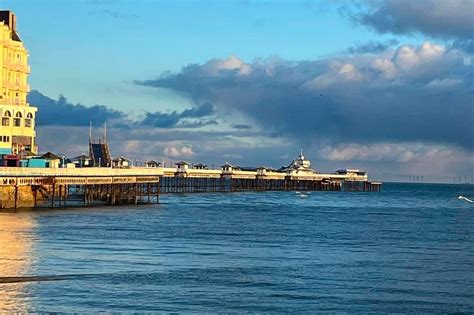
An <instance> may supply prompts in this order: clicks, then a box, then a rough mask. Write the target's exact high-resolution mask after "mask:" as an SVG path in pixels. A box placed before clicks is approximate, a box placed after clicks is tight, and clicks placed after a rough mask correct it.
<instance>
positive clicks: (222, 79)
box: [1, 0, 474, 182]
mask: <svg viewBox="0 0 474 315" xmlns="http://www.w3.org/2000/svg"><path fill="white" fill-rule="evenodd" d="M1 6H2V9H9V10H12V11H14V12H15V13H16V14H17V20H18V22H17V23H18V25H17V28H18V31H19V34H20V36H21V38H22V40H23V42H24V44H25V46H26V47H27V49H28V50H29V53H30V64H31V68H32V73H31V75H30V84H31V86H32V90H33V91H32V92H31V93H30V95H29V101H30V103H31V104H32V105H33V106H37V107H38V108H39V113H38V118H37V136H38V139H37V142H38V144H39V146H40V150H41V151H49V150H51V151H53V152H56V153H58V154H67V155H69V156H74V155H78V154H80V153H82V152H85V151H87V139H88V125H89V121H93V124H94V125H95V126H97V128H96V129H95V132H96V133H97V135H100V133H101V132H102V131H101V126H102V124H103V123H104V122H105V121H107V123H108V126H109V128H108V131H109V137H108V138H109V141H110V146H111V151H112V154H113V155H117V156H118V155H124V156H127V157H129V158H133V159H136V160H138V161H139V163H141V162H143V161H144V160H146V159H155V160H159V161H162V160H164V161H167V162H168V163H170V162H171V161H177V160H181V159H184V160H187V161H190V162H205V163H208V164H209V165H215V166H218V165H220V164H222V163H224V162H226V161H228V162H231V163H234V164H238V165H242V166H260V165H267V166H272V167H279V166H282V165H287V164H289V162H291V160H292V159H293V158H294V156H295V155H297V154H298V153H299V149H300V148H303V150H304V152H305V155H306V156H307V157H308V158H310V159H311V161H312V162H313V167H314V168H316V169H318V170H320V171H334V170H335V169H340V168H349V167H350V168H353V167H355V168H360V169H364V170H367V171H368V172H369V176H370V177H371V178H374V179H379V180H385V181H407V180H409V178H410V176H419V177H418V178H421V176H423V179H424V181H432V182H453V181H454V179H455V180H456V181H459V180H461V181H463V182H464V181H466V180H467V181H471V180H472V177H473V176H474V158H473V151H474V127H473V125H474V124H473V120H474V89H473V87H474V84H473V82H474V81H473V77H474V75H473V74H474V72H473V70H474V58H473V56H474V54H473V53H474V33H473V32H474V0H450V1H444V0H443V1H441V0H419V1H401V0H367V1H341V0H333V1H326V0H321V1H307V0H306V1H257V0H255V1H252V0H247V1H230V0H229V1H171V0H170V1H151V0H134V1H131V0H128V1H125V0H114V1H112V0H69V1H63V0H3V1H2V2H1Z"/></svg>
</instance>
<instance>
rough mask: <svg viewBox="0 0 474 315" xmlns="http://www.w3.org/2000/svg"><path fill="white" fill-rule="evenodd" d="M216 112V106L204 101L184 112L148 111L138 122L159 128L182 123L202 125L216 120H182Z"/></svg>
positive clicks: (182, 124) (186, 125)
mask: <svg viewBox="0 0 474 315" xmlns="http://www.w3.org/2000/svg"><path fill="white" fill-rule="evenodd" d="M213 113H214V108H213V106H212V104H210V103H204V104H203V105H201V106H197V107H193V108H191V109H185V110H183V111H182V112H178V111H172V112H170V113H163V112H160V111H157V112H154V113H150V112H147V113H146V115H145V118H144V119H143V120H142V121H140V122H139V123H138V124H139V125H142V126H152V127H158V128H172V127H177V126H178V125H179V124H180V123H181V127H188V128H189V127H193V128H195V127H202V126H204V125H210V124H216V123H217V122H216V121H215V120H207V121H204V120H200V121H194V122H189V121H184V122H183V121H182V120H183V119H185V118H202V117H206V116H210V115H212V114H213Z"/></svg>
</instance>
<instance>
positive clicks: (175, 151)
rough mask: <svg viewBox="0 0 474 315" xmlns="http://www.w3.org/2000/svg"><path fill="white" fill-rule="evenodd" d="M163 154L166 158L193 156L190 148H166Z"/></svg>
mask: <svg viewBox="0 0 474 315" xmlns="http://www.w3.org/2000/svg"><path fill="white" fill-rule="evenodd" d="M163 152H164V154H165V155H166V156H168V157H191V156H193V155H194V152H193V149H192V148H191V147H190V146H182V147H175V146H166V147H165V149H164V151H163Z"/></svg>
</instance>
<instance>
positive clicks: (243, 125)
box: [232, 124, 252, 130]
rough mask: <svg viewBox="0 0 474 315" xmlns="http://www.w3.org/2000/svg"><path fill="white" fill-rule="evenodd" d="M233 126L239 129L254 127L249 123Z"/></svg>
mask: <svg viewBox="0 0 474 315" xmlns="http://www.w3.org/2000/svg"><path fill="white" fill-rule="evenodd" d="M232 127H233V128H235V129H239V130H245V129H252V126H251V125H247V124H235V125H232Z"/></svg>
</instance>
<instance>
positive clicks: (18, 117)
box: [13, 112, 23, 127]
mask: <svg viewBox="0 0 474 315" xmlns="http://www.w3.org/2000/svg"><path fill="white" fill-rule="evenodd" d="M21 117H23V115H22V114H21V112H16V114H15V119H13V126H15V127H20V126H21Z"/></svg>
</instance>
